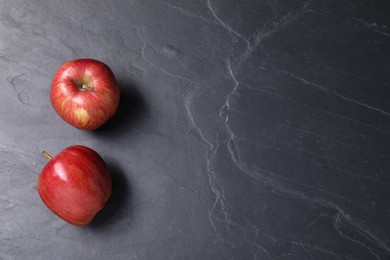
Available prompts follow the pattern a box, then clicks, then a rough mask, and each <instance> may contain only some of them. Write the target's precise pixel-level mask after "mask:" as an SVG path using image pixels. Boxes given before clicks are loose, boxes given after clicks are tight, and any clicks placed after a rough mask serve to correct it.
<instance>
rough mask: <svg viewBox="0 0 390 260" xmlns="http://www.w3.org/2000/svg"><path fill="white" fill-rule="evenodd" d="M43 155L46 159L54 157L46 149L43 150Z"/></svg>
mask: <svg viewBox="0 0 390 260" xmlns="http://www.w3.org/2000/svg"><path fill="white" fill-rule="evenodd" d="M42 155H43V157H45V158H46V159H49V160H51V159H53V157H52V156H51V155H50V154H49V153H48V152H46V151H42Z"/></svg>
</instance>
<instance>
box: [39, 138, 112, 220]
mask: <svg viewBox="0 0 390 260" xmlns="http://www.w3.org/2000/svg"><path fill="white" fill-rule="evenodd" d="M43 154H44V155H45V152H43ZM48 156H49V155H47V153H46V157H48ZM49 159H50V160H49V162H48V163H47V164H46V166H45V167H44V168H43V170H42V172H41V174H40V175H39V177H38V183H37V186H38V193H39V196H40V197H41V199H42V201H43V202H44V203H45V205H46V206H47V207H48V208H49V209H50V210H51V211H52V212H54V213H55V214H56V215H58V216H59V217H60V218H62V219H63V220H65V221H66V222H68V223H70V224H73V225H76V226H85V225H87V224H88V223H90V222H91V221H92V219H93V217H94V216H95V215H96V213H97V212H98V211H100V210H101V209H102V208H103V207H104V205H105V203H106V202H107V200H108V198H109V197H110V195H111V192H112V180H111V174H110V172H109V170H108V167H107V165H106V163H105V162H104V160H103V159H102V158H101V157H100V155H99V154H98V153H97V152H95V151H94V150H92V149H90V148H88V147H85V146H82V145H74V146H70V147H68V148H65V149H64V150H63V151H61V152H60V153H59V154H58V155H57V156H55V157H54V158H52V157H49Z"/></svg>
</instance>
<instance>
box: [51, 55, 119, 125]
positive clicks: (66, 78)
mask: <svg viewBox="0 0 390 260" xmlns="http://www.w3.org/2000/svg"><path fill="white" fill-rule="evenodd" d="M119 100H120V91H119V87H118V83H117V80H116V78H115V75H114V73H113V72H112V71H111V69H110V68H109V67H108V66H107V65H106V64H104V63H103V62H101V61H98V60H94V59H78V60H71V61H68V62H66V63H64V64H62V65H61V66H60V67H59V69H58V70H57V72H56V73H55V75H54V77H53V82H52V85H51V90H50V101H51V104H52V106H53V108H54V110H55V111H56V112H57V114H58V115H59V116H60V117H61V118H62V119H63V120H65V121H66V122H67V123H69V124H70V125H72V126H74V127H77V128H79V129H83V130H94V129H97V128H99V127H100V126H102V125H103V124H104V123H105V122H107V121H108V120H109V119H110V118H111V117H112V116H113V115H114V114H115V112H116V111H117V109H118V106H119Z"/></svg>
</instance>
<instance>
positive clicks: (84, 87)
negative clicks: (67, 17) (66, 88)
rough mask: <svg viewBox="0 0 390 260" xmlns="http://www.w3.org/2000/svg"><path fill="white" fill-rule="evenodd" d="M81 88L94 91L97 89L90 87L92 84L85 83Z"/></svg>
mask: <svg viewBox="0 0 390 260" xmlns="http://www.w3.org/2000/svg"><path fill="white" fill-rule="evenodd" d="M80 88H81V89H86V90H89V91H94V90H95V88H94V87H90V86H88V85H85V84H83V85H81V87H80Z"/></svg>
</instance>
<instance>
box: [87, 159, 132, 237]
mask: <svg viewBox="0 0 390 260" xmlns="http://www.w3.org/2000/svg"><path fill="white" fill-rule="evenodd" d="M107 166H108V168H109V170H110V172H111V178H112V193H111V196H110V198H109V199H108V201H107V203H106V205H105V206H104V207H103V209H102V210H101V211H99V212H98V213H97V214H96V216H95V217H94V219H93V220H92V222H91V223H90V224H89V225H88V226H87V227H88V228H91V229H94V230H104V229H109V228H110V227H111V226H112V225H114V224H115V223H116V222H118V221H120V220H122V219H124V218H126V219H132V213H133V210H132V202H131V200H132V189H131V185H130V182H129V180H128V177H127V176H126V174H125V172H124V171H123V170H122V169H121V167H119V166H118V165H117V164H115V163H107Z"/></svg>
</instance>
